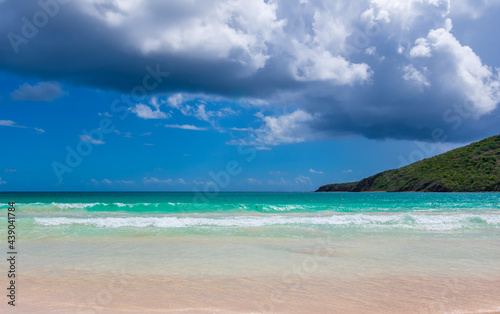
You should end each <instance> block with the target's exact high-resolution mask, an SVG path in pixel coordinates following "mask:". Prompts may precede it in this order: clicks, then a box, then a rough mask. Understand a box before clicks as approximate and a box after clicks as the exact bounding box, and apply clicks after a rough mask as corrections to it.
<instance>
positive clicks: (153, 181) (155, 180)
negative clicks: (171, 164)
mask: <svg viewBox="0 0 500 314" xmlns="http://www.w3.org/2000/svg"><path fill="white" fill-rule="evenodd" d="M142 182H144V184H161V183H166V184H171V183H173V182H174V180H172V179H165V180H160V179H158V178H156V177H151V178H146V177H144V178H143V179H142Z"/></svg>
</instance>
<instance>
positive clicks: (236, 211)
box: [0, 192, 500, 237]
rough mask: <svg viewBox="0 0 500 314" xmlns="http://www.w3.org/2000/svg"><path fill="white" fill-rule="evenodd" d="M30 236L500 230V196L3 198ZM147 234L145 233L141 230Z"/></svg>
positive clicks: (22, 195) (56, 195)
mask: <svg viewBox="0 0 500 314" xmlns="http://www.w3.org/2000/svg"><path fill="white" fill-rule="evenodd" d="M12 201H13V202H16V208H17V211H16V214H17V218H18V224H20V225H21V227H22V228H24V230H25V235H27V236H36V237H43V236H46V235H48V234H58V233H62V234H70V235H71V234H81V235H83V234H100V233H102V232H104V231H106V230H108V231H110V230H113V232H120V233H125V234H127V233H128V234H134V233H138V232H139V231H140V230H141V229H142V231H145V230H149V231H152V230H154V232H158V231H159V230H162V231H163V232H167V233H168V231H170V232H174V233H183V234H185V233H194V234H200V233H202V234H203V233H210V232H213V233H219V234H220V233H221V232H222V233H233V234H234V233H244V234H249V235H254V236H265V235H266V234H272V235H277V234H278V235H281V236H292V237H293V236H307V235H308V234H314V232H330V231H339V230H341V231H344V230H346V229H352V230H359V229H363V230H382V231H388V230H400V231H401V230H403V231H411V230H419V231H430V232H431V231H453V230H456V231H460V230H492V231H496V230H499V231H500V215H499V213H500V194H498V193H239V192H234V193H218V194H215V193H212V194H201V193H198V194H196V193H189V192H182V193H178V192H164V193H156V192H154V193H153V192H151V193H150V192H133V193H129V192H127V193H121V192H120V193H118V192H115V193H95V192H78V193H76V192H72V193H1V194H0V204H1V205H0V213H1V218H0V219H1V220H2V224H5V223H6V222H5V221H4V220H6V212H7V207H8V205H7V203H8V202H12ZM142 231H140V232H142Z"/></svg>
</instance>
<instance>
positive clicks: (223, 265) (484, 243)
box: [0, 193, 500, 313]
mask: <svg viewBox="0 0 500 314" xmlns="http://www.w3.org/2000/svg"><path fill="white" fill-rule="evenodd" d="M199 200H200V198H199V197H198V196H197V195H195V194H194V193H10V194H5V193H1V194H0V201H1V202H0V204H2V205H0V215H1V216H0V217H1V218H0V224H2V226H3V225H5V226H6V224H7V221H6V211H7V206H6V203H7V202H9V201H15V202H16V203H17V205H16V215H17V216H16V230H17V231H18V251H19V261H18V272H19V274H20V277H19V299H18V302H19V308H23V307H24V309H26V310H29V311H39V312H44V311H47V310H51V311H61V312H82V313H99V312H112V311H122V310H123V309H124V307H127V308H131V309H135V310H137V311H150V310H158V311H184V312H219V311H222V312H224V311H226V312H266V311H269V312H303V313H307V312H311V311H316V312H360V311H361V312H363V311H364V312H386V313H387V312H422V313H428V312H452V311H458V312H481V311H498V310H500V302H499V301H498V300H497V299H498V297H497V296H498V295H500V285H499V283H500V263H498V261H499V260H500V214H499V212H500V195H499V194H493V193H490V194H480V193H451V194H440V193H437V194H420V193H400V194H398V193H328V194H320V193H220V194H219V195H217V196H215V197H211V198H210V199H208V202H206V203H203V202H202V203H198V201H199ZM1 267H2V269H4V268H5V269H6V267H7V265H6V264H5V261H4V260H2V264H1ZM5 280H6V279H5ZM4 303H5V302H4ZM2 306H3V305H2Z"/></svg>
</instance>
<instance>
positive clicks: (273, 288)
mask: <svg viewBox="0 0 500 314" xmlns="http://www.w3.org/2000/svg"><path fill="white" fill-rule="evenodd" d="M122 275H123V274H122ZM21 284H22V289H21V291H22V293H21V294H20V295H19V299H20V301H19V304H18V305H17V306H16V307H17V309H18V310H22V311H23V312H33V313H47V312H55V313H75V312H76V313H119V312H185V313H205V312H222V313H258V312H279V313H360V312H364V313H368V312H370V313H444V312H458V313H468V312H471V313H478V312H494V311H500V308H499V307H498V304H499V301H498V296H499V295H500V278H498V277H497V278H470V277H463V278H449V277H438V278H435V277H433V278H429V277H422V276H406V277H399V276H384V277H380V276H377V277H364V276H362V275H359V276H355V277H352V278H345V277H344V278H324V277H317V276H310V277H309V278H304V279H301V280H300V281H298V282H295V283H294V285H292V284H287V283H284V282H283V281H282V278H280V277H260V278H250V277H240V278H222V277H207V278H172V277H158V276H154V277H153V276H150V277H143V276H141V277H139V278H135V277H134V276H130V275H126V274H125V275H123V276H119V275H107V274H103V275H97V274H92V275H90V274H84V275H75V274H69V275H63V274H62V275H61V276H59V277H58V278H57V280H47V279H46V278H44V277H31V276H30V277H24V278H22V281H21ZM295 284H298V286H295Z"/></svg>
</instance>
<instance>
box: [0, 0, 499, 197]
mask: <svg viewBox="0 0 500 314" xmlns="http://www.w3.org/2000/svg"><path fill="white" fill-rule="evenodd" d="M194 2H196V3H191V2H190V4H187V2H185V1H169V2H168V3H164V2H163V1H140V0H136V1H114V2H111V1H104V0H87V1H83V0H82V1H69V2H68V1H56V0H42V1H41V2H38V1H23V2H19V1H0V35H1V36H0V82H1V84H0V144H1V147H2V154H1V157H0V190H2V191H18V190H20V191H22V190H39V191H49V190H50V191H51V190H71V191H73V190H86V191H90V190H102V191H110V190H111V191H122V190H123V191H126V190H152V191H195V190H196V191H213V190H227V191H236V190H238V191H240V190H243V191H311V190H315V189H316V188H317V187H319V186H320V185H323V184H327V183H334V182H348V181H356V180H359V179H362V178H364V177H367V176H370V175H373V174H375V173H377V172H380V171H383V170H387V169H392V168H397V167H400V166H402V165H406V164H408V163H411V162H414V161H416V160H419V159H422V158H428V157H431V156H433V155H436V154H439V153H442V152H445V151H448V150H450V149H453V148H455V147H459V146H462V145H465V144H467V143H470V142H472V141H475V140H479V139H482V138H485V137H488V136H492V135H495V134H499V133H500V132H499V131H500V126H499V123H498V116H499V113H500V110H499V109H498V103H499V102H500V78H499V74H498V68H499V67H500V60H499V58H498V55H499V52H500V45H499V43H498V40H497V35H496V30H498V29H500V19H499V18H498V17H499V16H500V2H499V1H482V2H478V1H467V0H456V1H453V0H451V1H447V0H422V1H420V0H419V1H417V0H406V1H398V2H394V1H385V0H366V1H356V2H355V3H353V2H352V1H347V0H339V1H319V0H318V1H312V0H310V1H304V0H302V1H194Z"/></svg>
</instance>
